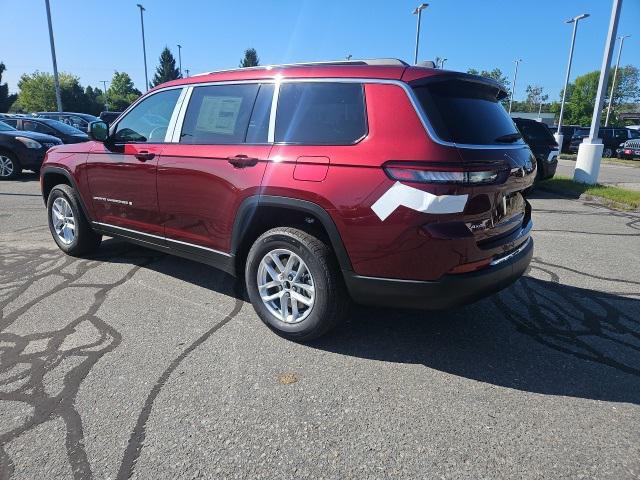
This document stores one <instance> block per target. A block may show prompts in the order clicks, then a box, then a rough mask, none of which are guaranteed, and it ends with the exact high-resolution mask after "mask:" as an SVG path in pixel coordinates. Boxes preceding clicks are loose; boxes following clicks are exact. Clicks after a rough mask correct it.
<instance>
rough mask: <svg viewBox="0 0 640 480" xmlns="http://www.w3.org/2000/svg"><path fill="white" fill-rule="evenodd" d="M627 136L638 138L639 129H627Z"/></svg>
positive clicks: (639, 135)
mask: <svg viewBox="0 0 640 480" xmlns="http://www.w3.org/2000/svg"><path fill="white" fill-rule="evenodd" d="M629 136H630V137H631V138H640V131H638V130H629Z"/></svg>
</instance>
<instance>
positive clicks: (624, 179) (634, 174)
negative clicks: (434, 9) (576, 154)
mask: <svg viewBox="0 0 640 480" xmlns="http://www.w3.org/2000/svg"><path fill="white" fill-rule="evenodd" d="M637 163H638V164H637V165H622V164H619V163H610V162H602V163H601V164H600V174H599V175H598V182H599V183H602V184H604V185H615V186H617V187H622V188H628V189H630V190H640V161H638V162H637ZM575 168H576V161H575V160H568V159H560V160H558V173H559V174H560V175H564V176H565V177H569V178H573V172H574V170H575Z"/></svg>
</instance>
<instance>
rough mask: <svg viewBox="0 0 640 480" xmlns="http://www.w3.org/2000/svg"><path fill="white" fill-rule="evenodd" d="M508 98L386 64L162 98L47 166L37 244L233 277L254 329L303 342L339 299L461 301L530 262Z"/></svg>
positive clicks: (523, 152) (521, 164)
mask: <svg viewBox="0 0 640 480" xmlns="http://www.w3.org/2000/svg"><path fill="white" fill-rule="evenodd" d="M506 96H507V92H506V91H505V90H504V89H503V87H501V86H500V84H498V83H497V82H495V81H493V80H489V79H485V78H482V77H479V76H474V75H468V74H463V73H456V72H451V71H442V70H436V69H433V68H424V67H419V66H409V65H407V64H406V63H404V62H401V61H399V60H388V61H385V62H381V61H379V60H378V61H376V63H375V64H368V62H351V63H348V64H344V62H341V63H340V64H338V65H333V64H331V63H324V64H306V65H293V66H280V67H271V68H264V67H261V68H253V69H239V70H235V71H227V72H219V73H211V74H206V75H201V76H198V77H190V78H184V79H180V80H176V81H172V82H168V83H166V84H163V85H161V86H159V87H156V88H154V89H153V90H151V91H149V92H148V93H146V94H145V95H144V96H143V97H142V98H140V99H139V100H137V101H136V102H135V103H134V104H133V105H132V106H131V107H130V108H129V109H127V110H126V111H125V112H124V113H123V114H122V115H121V116H120V117H119V118H118V120H117V121H116V122H115V123H114V124H113V125H112V126H111V127H110V128H109V129H107V125H106V124H105V123H104V122H93V123H91V124H90V126H89V132H90V135H91V137H92V139H93V141H92V142H88V143H81V144H76V145H64V146H61V147H56V148H54V149H52V150H51V151H50V152H49V153H48V154H47V160H46V161H45V166H44V167H43V169H42V175H41V185H42V194H43V197H44V200H45V202H46V205H47V210H48V218H49V227H50V230H51V234H52V236H53V239H54V241H55V242H56V243H57V245H58V246H59V247H60V249H62V250H63V251H64V252H67V253H68V254H71V255H84V254H87V253H89V252H91V251H93V250H95V249H96V248H98V246H99V245H100V241H101V238H102V235H108V236H114V237H120V238H124V239H126V240H129V241H131V242H134V243H140V244H142V245H144V246H146V247H150V248H155V249H158V250H161V251H164V252H169V253H173V254H175V255H178V256H182V257H187V258H191V259H193V260H196V261H200V262H204V263H207V264H210V265H213V266H215V267H218V268H220V269H222V270H223V271H225V272H227V273H229V274H231V275H235V276H239V277H241V278H244V281H245V286H246V289H247V292H248V295H249V298H250V300H251V303H252V304H253V306H254V308H255V309H256V311H257V313H258V315H259V316H260V318H261V319H262V321H263V322H264V323H265V324H266V325H268V326H269V327H270V328H271V329H273V330H274V331H276V332H277V333H279V334H280V335H282V336H285V337H287V338H290V339H294V340H299V341H302V340H309V339H312V338H316V337H318V336H320V335H322V334H323V333H325V332H326V331H327V330H329V329H330V328H331V327H333V326H334V325H336V323H338V322H339V321H340V320H341V319H343V318H344V316H345V313H346V311H347V308H346V307H347V305H348V297H349V296H350V297H351V298H352V299H353V300H355V301H356V302H358V303H363V304H370V305H387V306H393V307H395V308H429V309H441V308H447V307H451V306H454V305H460V304H465V303H469V302H473V301H475V300H477V299H479V298H482V297H485V296H487V295H490V294H492V293H493V292H496V291H498V290H500V289H502V288H504V287H506V286H507V285H509V284H511V283H512V282H514V281H515V280H517V279H518V278H519V277H520V276H521V275H522V274H523V273H524V271H525V270H526V268H527V266H528V264H529V262H530V260H531V257H532V253H533V240H532V239H531V238H530V232H531V228H532V222H531V207H530V205H529V203H528V202H527V200H526V199H525V198H524V197H523V195H522V193H523V192H524V190H526V189H527V188H529V187H530V186H531V185H532V184H533V181H534V178H535V173H536V162H535V159H534V157H533V155H532V153H531V150H530V149H529V147H528V146H527V145H526V143H524V142H523V141H522V139H521V135H520V134H519V133H518V131H517V129H516V127H515V125H514V123H513V121H512V120H511V118H510V117H509V115H508V114H507V113H506V111H505V110H504V108H503V107H502V105H501V103H500V101H501V100H502V99H504V98H506ZM365 105H366V106H365ZM272 106H274V108H275V110H274V111H272ZM60 212H64V215H63V216H60Z"/></svg>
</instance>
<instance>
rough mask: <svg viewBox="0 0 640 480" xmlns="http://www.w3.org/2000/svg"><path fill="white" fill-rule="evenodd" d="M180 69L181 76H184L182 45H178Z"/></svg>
mask: <svg viewBox="0 0 640 480" xmlns="http://www.w3.org/2000/svg"><path fill="white" fill-rule="evenodd" d="M178 69H179V71H180V76H182V45H180V44H178Z"/></svg>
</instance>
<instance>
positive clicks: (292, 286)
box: [245, 227, 348, 341]
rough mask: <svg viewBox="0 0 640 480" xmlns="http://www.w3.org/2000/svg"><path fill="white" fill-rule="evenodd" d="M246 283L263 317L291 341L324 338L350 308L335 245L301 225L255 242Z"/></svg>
mask: <svg viewBox="0 0 640 480" xmlns="http://www.w3.org/2000/svg"><path fill="white" fill-rule="evenodd" d="M245 282H246V286H247V293H248V294H249V298H250V300H251V303H252V304H253V307H254V308H255V310H256V312H257V313H258V316H259V317H260V319H261V320H262V321H263V322H264V323H265V324H266V325H267V326H268V327H269V328H271V329H272V330H274V331H275V332H276V333H278V334H279V335H281V336H283V337H285V338H289V339H291V340H296V341H308V340H312V339H314V338H318V337H320V336H321V335H323V334H325V333H326V332H327V331H329V330H330V329H331V328H333V327H334V326H336V325H337V324H338V323H339V322H340V321H341V320H342V319H343V318H344V316H345V313H346V310H347V307H348V298H347V295H346V292H345V289H344V285H343V280H342V277H341V274H340V269H339V268H338V265H337V262H336V260H335V257H334V255H333V252H332V251H331V249H330V248H329V247H328V246H327V245H326V244H325V243H324V242H322V241H321V240H319V239H318V238H316V237H314V236H312V235H310V234H308V233H306V232H303V231H302V230H298V229H295V228H288V227H282V228H274V229H272V230H269V231H267V232H265V233H264V234H263V235H261V236H260V237H259V238H258V239H257V240H256V241H255V243H254V244H253V246H252V247H251V250H250V251H249V255H248V257H247V264H246V269H245Z"/></svg>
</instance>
